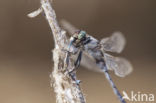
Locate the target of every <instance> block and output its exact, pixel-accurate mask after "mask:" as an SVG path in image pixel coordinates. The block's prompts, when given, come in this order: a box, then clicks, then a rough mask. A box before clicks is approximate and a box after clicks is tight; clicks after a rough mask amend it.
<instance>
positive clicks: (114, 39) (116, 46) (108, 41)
mask: <svg viewBox="0 0 156 103" xmlns="http://www.w3.org/2000/svg"><path fill="white" fill-rule="evenodd" d="M100 43H101V44H102V48H103V50H104V51H110V52H116V53H121V52H122V50H123V49H124V46H125V44H126V40H125V38H124V36H123V35H122V33H120V32H115V33H113V35H112V36H111V37H109V38H104V39H102V40H101V41H100Z"/></svg>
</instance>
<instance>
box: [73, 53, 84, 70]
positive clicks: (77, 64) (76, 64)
mask: <svg viewBox="0 0 156 103" xmlns="http://www.w3.org/2000/svg"><path fill="white" fill-rule="evenodd" d="M81 58H82V51H80V52H79V55H78V57H77V59H76V61H75V63H74V65H75V68H78V67H79V66H80V63H81Z"/></svg>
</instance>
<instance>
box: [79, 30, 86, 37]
mask: <svg viewBox="0 0 156 103" xmlns="http://www.w3.org/2000/svg"><path fill="white" fill-rule="evenodd" d="M84 37H86V32H85V31H83V30H81V31H80V32H79V34H78V39H82V38H84Z"/></svg>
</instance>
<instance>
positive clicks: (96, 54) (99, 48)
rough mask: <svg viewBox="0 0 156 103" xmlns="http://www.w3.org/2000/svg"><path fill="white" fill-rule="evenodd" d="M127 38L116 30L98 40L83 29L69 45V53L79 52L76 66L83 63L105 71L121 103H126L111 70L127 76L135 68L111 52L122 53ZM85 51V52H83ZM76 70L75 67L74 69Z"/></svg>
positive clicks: (71, 39)
mask: <svg viewBox="0 0 156 103" xmlns="http://www.w3.org/2000/svg"><path fill="white" fill-rule="evenodd" d="M125 43H126V40H125V38H124V36H123V35H122V33H120V32H115V33H113V34H112V35H111V36H110V37H106V38H103V39H101V40H97V39H95V38H94V37H92V36H90V35H88V34H87V33H86V32H85V31H83V30H78V31H76V32H75V33H74V35H72V36H71V37H70V42H69V45H68V51H69V52H68V54H69V53H71V52H73V51H72V50H75V51H74V52H73V54H77V53H78V55H77V59H76V60H75V63H74V64H75V68H78V67H79V66H80V64H81V61H82V63H83V65H85V66H86V67H87V66H88V68H94V67H95V65H96V67H95V68H94V70H95V69H96V71H100V72H103V73H104V74H105V76H106V78H107V80H108V81H109V83H110V85H111V87H112V89H113V91H114V93H115V94H116V95H117V96H118V98H119V100H120V102H121V103H126V101H125V100H124V98H122V95H121V94H120V92H119V90H118V89H117V87H116V86H115V83H114V82H113V80H112V78H111V76H110V74H109V72H108V71H109V70H110V71H114V73H115V74H116V75H117V76H119V77H125V76H126V75H128V74H130V73H131V72H132V70H133V68H132V65H131V63H130V62H129V61H128V60H127V59H125V58H122V57H114V56H112V55H110V54H109V52H112V53H121V52H122V51H123V49H124V47H125ZM83 52H84V53H83ZM68 56H69V55H67V58H66V63H68V58H69V57H68ZM74 70H75V69H74Z"/></svg>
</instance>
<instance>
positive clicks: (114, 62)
mask: <svg viewBox="0 0 156 103" xmlns="http://www.w3.org/2000/svg"><path fill="white" fill-rule="evenodd" d="M104 59H105V62H106V66H107V68H108V70H113V71H114V72H115V74H116V75H117V76H119V77H125V76H126V75H128V74H130V73H131V72H132V70H133V67H132V65H131V63H130V62H129V61H128V60H126V59H125V58H120V57H113V56H111V55H109V54H106V53H105V54H104Z"/></svg>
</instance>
